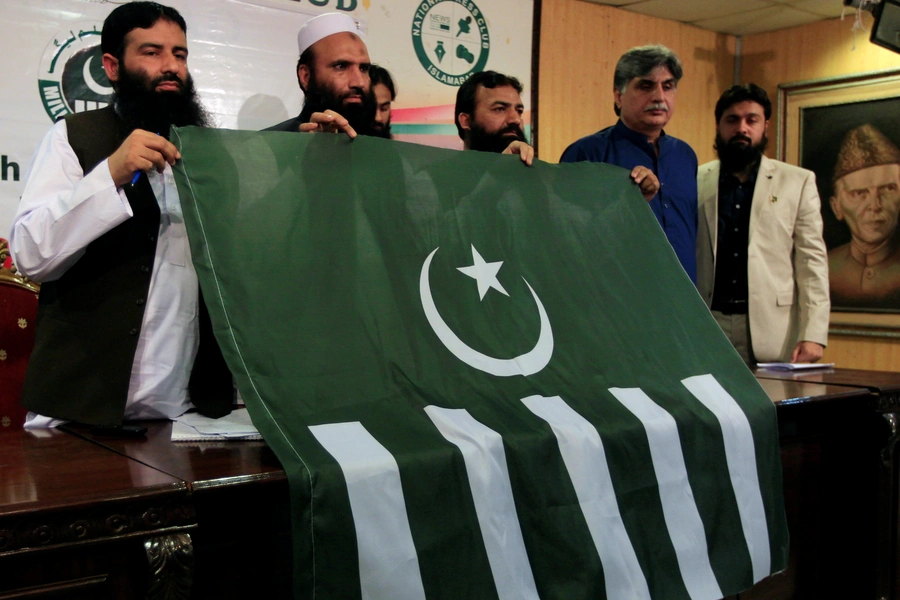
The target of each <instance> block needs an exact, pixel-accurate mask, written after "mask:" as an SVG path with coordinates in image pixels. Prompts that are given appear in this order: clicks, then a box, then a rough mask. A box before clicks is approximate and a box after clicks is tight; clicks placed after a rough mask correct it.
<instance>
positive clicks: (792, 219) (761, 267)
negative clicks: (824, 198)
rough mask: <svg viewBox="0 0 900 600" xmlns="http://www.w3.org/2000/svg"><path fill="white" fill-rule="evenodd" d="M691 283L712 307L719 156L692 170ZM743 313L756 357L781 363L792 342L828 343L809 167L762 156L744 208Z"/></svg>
mask: <svg viewBox="0 0 900 600" xmlns="http://www.w3.org/2000/svg"><path fill="white" fill-rule="evenodd" d="M697 187H698V201H699V215H698V221H699V222H698V230H697V288H698V290H699V291H700V295H701V296H702V297H703V300H704V301H706V305H707V306H711V305H712V296H713V287H714V285H715V274H716V235H717V233H718V232H717V229H718V223H719V210H718V209H719V161H717V160H716V161H713V162H711V163H707V164H705V165H702V166H701V167H700V168H699V169H698V171H697ZM749 237H750V240H749V247H748V248H747V288H748V292H749V296H750V297H749V298H748V300H749V302H748V307H747V309H748V315H749V319H750V339H751V343H752V346H753V354H754V356H755V357H756V360H757V361H759V362H773V361H787V360H790V358H791V352H792V351H793V349H794V346H796V345H797V343H798V342H800V341H810V342H817V343H819V344H822V345H823V346H824V345H825V344H826V343H827V341H828V317H829V313H830V312H831V302H830V301H829V298H828V256H827V253H826V250H825V242H824V240H823V239H822V215H821V212H820V201H819V192H818V190H817V189H816V176H815V174H814V173H813V172H812V171H807V170H806V169H801V168H800V167H795V166H793V165H788V164H786V163H783V162H779V161H775V160H771V159H769V158H766V157H763V159H762V162H761V163H760V166H759V173H758V174H757V176H756V188H755V190H754V192H753V203H752V205H751V208H750V232H749Z"/></svg>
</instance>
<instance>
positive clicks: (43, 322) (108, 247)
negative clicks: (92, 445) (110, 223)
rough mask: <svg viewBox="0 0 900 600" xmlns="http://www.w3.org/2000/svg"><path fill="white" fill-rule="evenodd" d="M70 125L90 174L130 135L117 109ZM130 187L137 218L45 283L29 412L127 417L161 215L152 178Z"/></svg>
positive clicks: (71, 119)
mask: <svg viewBox="0 0 900 600" xmlns="http://www.w3.org/2000/svg"><path fill="white" fill-rule="evenodd" d="M66 127H67V131H68V138H69V144H70V145H71V146H72V148H73V150H74V151H75V154H76V155H77V156H78V160H79V162H80V163H81V166H82V168H83V170H84V172H85V173H89V172H90V171H91V170H93V168H94V167H95V166H96V165H97V164H98V163H99V162H101V161H102V160H104V159H106V158H108V157H109V156H110V155H111V154H112V153H113V152H115V150H116V149H117V148H118V147H119V145H120V144H121V143H122V141H123V140H124V138H125V137H126V132H123V131H121V130H120V127H121V124H120V121H119V119H118V118H117V117H116V115H115V112H114V111H113V110H112V109H111V108H104V109H101V110H96V111H90V112H85V113H79V114H76V115H70V116H68V117H66ZM124 189H125V195H126V196H127V198H128V202H129V203H130V204H131V208H132V211H133V212H134V217H132V218H131V219H128V220H127V221H125V222H124V223H122V224H120V225H118V226H117V227H115V228H113V229H112V230H110V231H109V232H107V233H105V234H104V235H102V236H100V237H99V238H97V239H96V240H94V241H93V242H91V243H90V244H89V245H88V246H87V248H86V250H85V253H84V255H83V256H82V257H81V258H80V259H78V261H77V262H76V263H75V264H74V265H72V267H71V268H69V270H68V271H66V272H65V273H64V274H63V275H62V277H60V278H59V279H58V280H56V281H48V282H45V283H43V284H42V285H41V292H40V300H39V305H38V317H37V329H36V336H35V345H34V351H33V352H32V355H31V359H30V361H29V363H28V372H27V373H26V376H25V385H24V388H23V390H22V404H23V405H24V406H25V407H26V408H28V409H29V410H32V411H35V412H37V413H40V414H42V415H46V416H50V417H56V418H61V419H69V420H73V421H80V422H82V423H89V424H92V425H118V424H119V423H121V422H122V417H123V415H124V412H125V401H126V398H127V395H128V385H129V380H130V376H131V369H132V365H133V363H134V354H135V350H136V348H137V342H138V337H139V335H140V332H141V323H142V321H143V318H144V306H145V304H146V300H147V291H148V289H149V287H150V275H151V272H152V270H153V260H154V256H155V253H156V237H157V235H158V233H159V215H160V213H159V206H158V205H157V203H156V197H155V196H154V195H153V190H152V189H151V188H150V183H149V182H148V181H147V178H146V177H141V178H140V180H139V181H138V183H137V185H135V186H130V185H126V186H125V187H124Z"/></svg>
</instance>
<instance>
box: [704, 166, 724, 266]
mask: <svg viewBox="0 0 900 600" xmlns="http://www.w3.org/2000/svg"><path fill="white" fill-rule="evenodd" d="M719 165H720V163H719V162H716V163H715V165H714V166H711V167H710V168H709V170H708V171H706V173H704V176H703V184H702V186H701V187H700V198H701V201H702V203H703V205H702V207H701V212H702V213H703V215H704V216H705V217H706V226H707V231H709V239H708V240H707V242H708V243H709V245H710V252H711V253H712V257H713V265H715V262H716V239H717V236H718V232H719Z"/></svg>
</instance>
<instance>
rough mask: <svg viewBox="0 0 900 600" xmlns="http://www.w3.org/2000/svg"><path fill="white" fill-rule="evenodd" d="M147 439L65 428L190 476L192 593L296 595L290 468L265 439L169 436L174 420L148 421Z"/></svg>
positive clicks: (224, 596)
mask: <svg viewBox="0 0 900 600" xmlns="http://www.w3.org/2000/svg"><path fill="white" fill-rule="evenodd" d="M144 424H145V425H147V426H148V432H147V437H146V438H145V439H131V438H112V437H98V436H96V435H94V434H93V433H91V431H90V429H89V428H87V427H83V426H68V427H67V431H69V432H70V433H73V434H75V435H77V436H79V437H81V438H82V439H83V440H85V441H88V442H92V443H93V444H96V445H97V446H98V447H102V448H104V449H106V450H108V451H111V452H114V453H116V454H117V455H121V456H122V457H128V458H129V459H132V460H133V461H136V462H139V463H141V464H143V465H146V466H148V467H152V468H153V469H156V470H157V471H159V472H161V473H165V474H167V475H169V476H171V477H174V478H176V479H178V480H181V481H183V482H184V485H185V486H186V487H187V490H188V498H189V499H190V502H191V505H192V507H193V509H194V513H195V518H196V525H197V526H196V529H194V530H193V531H192V532H191V539H192V541H193V548H192V549H193V554H194V560H195V579H194V587H193V590H192V593H191V597H192V598H216V599H220V598H221V599H229V598H290V597H291V580H292V579H291V569H292V560H291V553H292V547H291V538H290V535H291V520H290V497H289V490H288V483H287V476H286V475H285V473H284V470H283V469H282V468H281V464H280V463H279V462H278V459H277V458H276V457H275V453H274V452H272V451H271V450H270V449H269V447H268V446H267V445H266V443H265V442H255V441H244V442H177V443H173V442H172V441H171V435H172V424H171V423H170V422H168V421H161V422H150V423H144Z"/></svg>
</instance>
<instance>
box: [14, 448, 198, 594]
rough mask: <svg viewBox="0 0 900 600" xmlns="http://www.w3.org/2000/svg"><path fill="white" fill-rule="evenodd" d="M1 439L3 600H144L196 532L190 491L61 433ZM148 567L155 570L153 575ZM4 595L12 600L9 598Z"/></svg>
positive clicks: (175, 574)
mask: <svg viewBox="0 0 900 600" xmlns="http://www.w3.org/2000/svg"><path fill="white" fill-rule="evenodd" d="M39 434H40V435H39V436H36V435H33V434H31V433H28V432H21V431H17V432H9V433H3V434H0V482H2V486H0V573H2V576H0V598H7V597H20V596H18V595H14V591H19V592H21V591H22V590H23V588H31V589H30V590H29V593H30V594H31V595H29V596H28V597H29V598H31V597H34V598H43V597H50V596H51V595H52V597H54V598H57V597H60V598H140V597H144V595H145V591H146V590H148V589H151V588H152V587H153V585H154V581H156V580H155V579H154V578H153V577H151V575H150V570H153V569H156V570H159V569H160V568H161V567H160V561H161V560H163V561H165V560H168V562H169V564H168V567H169V571H166V574H167V575H170V576H171V579H170V580H171V581H176V582H177V581H179V572H180V573H181V575H185V574H186V575H188V576H189V575H190V568H189V567H190V565H189V564H184V565H182V566H184V567H185V568H183V569H179V568H177V567H178V566H179V565H178V561H179V559H180V558H181V556H182V555H181V554H179V552H178V550H177V548H178V543H179V540H181V539H183V537H185V535H184V534H185V533H187V532H191V531H193V530H194V529H195V527H196V525H195V519H194V514H193V508H192V507H191V505H190V503H189V502H188V501H187V500H188V494H187V492H188V490H187V486H186V484H185V483H184V482H183V481H181V480H180V479H179V478H177V477H173V476H171V475H167V474H166V473H163V472H161V471H159V470H157V469H154V468H151V467H148V466H146V465H144V464H141V463H140V462H137V461H134V460H131V459H129V458H126V457H124V456H119V455H117V454H114V453H112V452H109V451H108V450H106V449H105V448H102V447H100V446H97V445H95V444H92V443H90V442H87V441H85V440H82V439H79V438H77V437H75V436H72V435H69V434H67V433H64V432H61V431H41V432H39ZM148 560H149V565H150V567H151V569H150V570H148ZM6 594H10V596H7V595H6Z"/></svg>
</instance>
